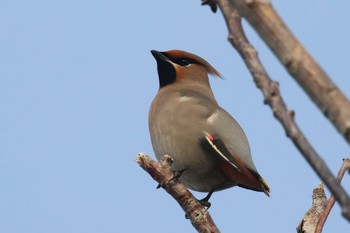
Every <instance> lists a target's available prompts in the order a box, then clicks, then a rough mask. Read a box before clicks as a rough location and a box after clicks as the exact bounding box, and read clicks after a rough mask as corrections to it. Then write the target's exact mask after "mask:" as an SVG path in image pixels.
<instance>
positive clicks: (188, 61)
mask: <svg viewBox="0 0 350 233" xmlns="http://www.w3.org/2000/svg"><path fill="white" fill-rule="evenodd" d="M161 54H163V55H164V56H165V57H166V58H168V59H169V60H170V61H172V62H174V63H176V64H178V65H180V66H185V67H186V66H189V65H191V64H200V63H199V62H197V61H196V60H194V59H192V58H189V57H180V58H173V57H170V56H169V54H167V53H165V52H162V53H161Z"/></svg>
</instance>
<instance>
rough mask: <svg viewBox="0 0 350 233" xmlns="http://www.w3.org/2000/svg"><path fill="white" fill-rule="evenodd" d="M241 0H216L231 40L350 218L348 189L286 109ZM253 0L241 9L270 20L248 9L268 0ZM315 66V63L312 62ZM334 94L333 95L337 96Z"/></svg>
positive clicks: (258, 85) (273, 109)
mask: <svg viewBox="0 0 350 233" xmlns="http://www.w3.org/2000/svg"><path fill="white" fill-rule="evenodd" d="M204 2H207V1H206V0H205V1H204ZM234 2H235V4H234ZM238 2H239V3H240V4H243V3H242V2H244V4H246V2H245V1H230V0H217V4H218V6H219V8H220V9H221V12H222V13H223V15H224V18H225V21H226V23H227V27H228V30H229V41H230V42H231V44H232V45H233V46H234V47H235V48H236V50H237V51H238V52H239V54H240V55H241V57H242V58H243V60H244V62H245V63H246V65H247V67H248V69H249V71H250V72H251V74H252V76H253V78H254V81H255V83H256V85H257V87H258V88H260V89H261V91H262V93H263V95H264V99H265V103H266V104H268V105H269V106H270V107H271V109H272V111H273V114H274V116H275V117H276V118H277V119H278V120H279V121H280V122H281V124H282V126H283V127H284V129H285V131H286V134H287V136H288V137H289V138H291V140H292V141H293V142H294V144H295V145H296V147H297V148H298V149H299V151H300V152H301V153H302V155H303V156H304V158H305V159H306V160H307V161H308V163H309V164H310V165H311V167H312V168H313V169H314V170H315V172H316V173H317V175H318V176H319V177H320V178H321V179H322V181H323V182H324V183H325V184H326V186H327V187H328V188H329V189H330V191H331V193H332V194H334V196H335V198H336V200H337V201H338V202H339V203H340V205H341V206H342V213H343V215H344V217H346V218H347V219H348V220H349V221H350V199H349V197H348V195H347V193H346V192H345V190H344V189H343V188H342V187H341V186H340V185H339V183H338V182H337V181H336V179H335V177H334V176H333V175H332V173H331V171H330V170H329V168H328V167H327V165H326V163H325V162H324V161H323V160H322V159H321V157H320V156H319V155H318V154H317V152H316V151H315V150H314V148H313V147H312V146H311V144H310V143H309V142H308V140H307V139H306V138H305V136H304V135H303V133H302V132H301V130H300V129H299V127H298V126H297V124H296V122H295V121H294V112H293V111H289V110H288V109H287V107H286V104H285V103H284V101H283V99H282V97H281V95H280V91H279V88H278V84H277V83H276V82H274V81H272V80H271V78H270V77H269V75H268V74H267V72H266V70H265V68H264V67H263V65H262V64H261V62H260V60H259V58H258V56H257V52H256V50H255V49H254V47H253V46H252V45H251V44H250V43H249V41H248V39H247V37H246V36H245V33H244V31H243V28H242V24H241V17H240V14H239V12H238V11H237V9H236V7H240V8H238V9H239V10H240V9H241V8H242V6H241V5H240V4H238ZM247 2H248V1H247ZM250 2H255V4H253V5H249V6H245V7H246V8H248V9H243V10H242V12H243V14H244V16H245V17H249V18H250V17H252V16H250V15H249V16H247V14H253V15H254V14H259V17H260V18H262V19H260V20H261V22H260V23H261V24H264V23H266V22H265V21H267V19H265V18H269V17H270V15H264V14H261V12H260V11H259V12H258V13H256V12H251V11H248V10H252V9H255V8H258V7H259V8H260V7H261V6H258V5H259V4H260V2H266V1H262V0H261V1H259V4H258V3H257V2H256V1H250ZM262 4H263V3H262ZM270 7H271V6H270V5H269V4H268V5H266V4H265V5H263V7H262V8H263V10H261V11H262V12H265V10H266V9H265V8H270ZM270 11H271V10H270ZM270 11H268V12H270ZM247 12H248V13H247ZM265 13H266V12H265ZM270 13H271V12H270ZM276 15H277V14H276ZM252 18H254V17H252ZM254 19H255V20H256V18H254ZM274 19H275V20H278V19H279V18H276V17H275V18H274ZM254 22H255V21H254ZM255 23H256V24H258V23H257V22H255ZM269 23H270V22H269ZM275 24H277V25H282V26H284V25H283V23H282V21H281V20H279V22H278V21H276V22H275ZM259 28H265V27H262V26H259ZM267 28H269V27H267ZM271 30H272V31H271ZM266 33H267V34H268V33H272V34H273V35H275V34H276V32H275V31H273V29H271V28H270V30H268V31H267V32H266ZM270 39H271V38H270ZM271 40H272V39H271ZM277 42H279V41H276V38H274V40H273V42H269V43H272V44H273V43H277ZM296 42H297V41H296ZM279 43H281V42H279ZM294 46H296V44H294ZM282 47H283V46H282ZM293 48H295V47H293ZM297 48H298V49H301V48H302V47H301V46H298V47H297ZM285 52H286V53H288V52H290V51H289V50H286V51H285ZM303 54H304V55H305V54H306V53H303ZM304 55H303V56H304ZM305 56H306V55H305ZM305 56H304V57H305ZM305 59H306V60H305V62H299V63H298V64H299V65H298V67H302V65H301V64H304V63H306V64H309V63H310V62H311V60H310V59H311V57H308V56H306V57H305ZM292 60H293V59H292ZM312 61H313V60H312ZM293 62H294V60H293ZM312 67H314V66H312ZM313 69H314V68H313ZM320 70H321V69H320ZM317 71H318V70H317ZM321 71H322V70H321ZM303 72H304V71H303ZM303 72H302V74H304V75H306V74H307V75H306V76H304V79H309V78H310V77H309V76H310V74H314V72H316V70H312V72H311V70H309V73H307V72H306V71H305V72H306V73H303ZM298 74H299V73H298ZM317 74H318V73H317ZM305 77H307V78H305ZM312 77H313V76H312ZM333 93H335V92H333ZM328 94H329V93H328ZM332 98H334V96H333V97H332ZM333 101H338V100H336V99H333ZM327 111H328V110H327ZM340 115H341V114H340ZM348 119H350V118H348Z"/></svg>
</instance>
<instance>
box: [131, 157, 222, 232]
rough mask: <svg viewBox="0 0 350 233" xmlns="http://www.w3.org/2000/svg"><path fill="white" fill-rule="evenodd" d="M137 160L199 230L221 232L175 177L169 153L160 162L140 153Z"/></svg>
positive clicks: (207, 213)
mask: <svg viewBox="0 0 350 233" xmlns="http://www.w3.org/2000/svg"><path fill="white" fill-rule="evenodd" d="M135 160H136V162H137V163H138V164H139V165H140V166H141V167H142V168H143V169H144V170H145V171H146V172H147V173H148V174H150V176H151V177H152V178H153V179H154V180H155V181H157V182H158V183H159V186H160V187H162V188H163V189H164V190H165V191H167V192H168V193H169V194H170V195H171V196H172V197H173V198H174V199H175V200H176V201H177V202H178V203H179V204H180V206H181V208H182V209H183V210H184V211H185V213H186V218H189V219H190V220H191V223H192V225H193V227H194V228H195V229H196V230H197V231H198V232H202V233H217V232H220V231H219V229H218V228H217V227H216V225H215V223H214V221H213V219H212V218H211V216H210V214H209V212H208V211H207V210H206V209H205V208H204V206H203V205H202V204H201V203H199V201H198V200H197V199H196V198H195V197H194V196H193V195H192V194H191V193H190V192H189V191H188V190H187V188H186V187H185V186H184V185H183V184H182V183H181V182H179V181H178V180H177V179H174V172H173V170H172V169H171V167H170V165H171V163H172V159H171V157H170V156H169V155H165V156H164V157H163V158H162V159H161V160H160V161H159V162H155V161H154V160H152V159H151V158H150V157H149V156H147V155H145V154H143V153H140V154H139V155H138V156H137V157H136V159H135Z"/></svg>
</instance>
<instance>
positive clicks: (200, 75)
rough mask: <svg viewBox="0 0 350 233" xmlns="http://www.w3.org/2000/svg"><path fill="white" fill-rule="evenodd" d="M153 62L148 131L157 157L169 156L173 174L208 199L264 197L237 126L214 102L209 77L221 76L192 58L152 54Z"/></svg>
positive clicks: (182, 53) (177, 53) (179, 54)
mask: <svg viewBox="0 0 350 233" xmlns="http://www.w3.org/2000/svg"><path fill="white" fill-rule="evenodd" d="M151 53H152V55H153V56H154V58H155V59H156V61H157V66H158V75H159V86H160V87H159V91H158V93H157V95H156V97H155V98H154V100H153V102H152V105H151V108H150V111H149V130H150V135H151V141H152V146H153V149H154V152H155V154H156V157H157V158H158V159H160V158H162V157H163V156H164V155H166V154H168V155H170V156H171V157H172V158H173V160H174V161H173V163H172V169H173V170H174V171H181V172H182V173H181V175H180V177H179V180H180V181H181V182H182V183H183V184H185V185H186V186H187V187H188V188H190V189H192V190H195V191H200V192H208V195H207V197H206V198H204V199H203V203H208V205H209V204H210V203H209V202H208V200H209V198H210V196H211V194H212V193H213V192H215V191H219V190H223V189H226V188H230V187H233V186H236V185H237V186H240V187H243V188H246V189H251V190H255V191H259V192H264V193H265V194H266V195H267V196H269V192H270V188H269V186H268V185H267V183H266V182H265V181H264V179H263V178H262V177H261V176H260V175H259V173H258V171H257V169H256V167H255V165H254V163H253V161H252V157H251V155H250V149H249V144H248V140H247V138H246V136H245V134H244V132H243V130H242V129H241V127H240V126H239V124H238V123H237V122H236V121H235V120H234V119H233V118H232V117H231V115H230V114H228V113H227V112H226V111H225V110H224V109H222V108H221V107H220V106H219V105H218V103H217V102H216V100H215V98H214V95H213V92H212V90H211V88H210V84H209V79H208V74H211V75H214V76H218V77H221V75H220V74H219V72H217V71H216V70H215V69H214V68H213V67H212V66H211V65H210V64H209V63H208V62H207V61H205V60H204V59H202V58H201V57H199V56H196V55H194V54H191V53H188V52H185V51H181V50H170V51H166V52H158V51H155V50H152V51H151Z"/></svg>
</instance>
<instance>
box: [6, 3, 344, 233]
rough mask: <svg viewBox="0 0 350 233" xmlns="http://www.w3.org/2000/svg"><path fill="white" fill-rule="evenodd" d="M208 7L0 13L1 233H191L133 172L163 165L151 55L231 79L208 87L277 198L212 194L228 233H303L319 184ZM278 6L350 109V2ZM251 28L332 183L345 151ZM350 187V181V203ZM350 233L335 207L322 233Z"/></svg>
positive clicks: (72, 6) (59, 7)
mask: <svg viewBox="0 0 350 233" xmlns="http://www.w3.org/2000/svg"><path fill="white" fill-rule="evenodd" d="M200 3H201V2H200V1H199V0H192V1H188V0H179V1H161V0H158V1H139V2H137V3H136V2H135V1H112V0H101V1H91V0H84V1H83V0H75V1H68V0H60V1H44V0H41V1H40V0H32V1H23V0H11V1H4V0H2V1H0V28H1V38H0V185H1V188H0V232H3V233H23V232H26V233H76V232H84V233H90V232H91V233H92V232H105V233H112V232H170V233H172V232H194V229H193V227H192V225H191V224H190V222H189V221H188V220H186V219H185V217H184V213H183V211H182V210H181V209H180V207H179V206H178V204H177V203H176V202H175V201H174V200H173V199H172V198H171V197H170V196H169V195H168V194H166V192H165V191H164V190H162V189H156V186H157V184H156V182H155V181H153V180H152V179H151V178H150V176H149V175H148V174H147V173H145V172H144V171H143V170H142V169H141V168H140V167H139V166H138V165H137V163H136V162H135V161H134V159H135V157H136V155H137V154H138V152H144V153H146V154H149V155H151V156H152V157H154V154H153V150H152V147H151V143H150V138H149V133H148V120H147V117H148V109H149V106H150V104H151V101H152V99H153V98H154V96H155V94H156V92H157V90H158V74H157V69H156V62H155V60H154V58H153V57H152V56H151V54H150V50H151V49H156V50H160V51H164V50H170V49H182V50H186V51H189V52H192V53H195V54H198V55H199V56H201V57H203V58H204V59H206V60H207V61H208V62H210V63H211V64H212V65H213V66H214V67H215V68H216V69H217V70H218V71H219V72H221V73H222V74H223V76H224V77H225V79H224V80H220V79H215V78H211V84H212V88H213V91H214V94H215V95H216V98H217V100H218V102H219V103H220V105H221V106H222V107H224V108H225V109H226V110H227V111H228V112H230V113H231V114H232V115H233V116H234V117H235V118H236V120H237V121H238V122H239V123H240V125H241V126H242V128H243V129H244V130H245V132H246V134H247V137H248V139H249V141H250V146H251V151H252V155H253V159H254V162H255V164H256V166H257V168H258V170H259V172H260V173H261V175H262V176H263V177H264V178H265V180H266V181H267V182H268V183H269V185H270V187H271V197H270V198H267V197H266V196H265V195H264V194H263V193H257V192H252V191H248V190H244V189H241V188H232V189H228V190H225V191H221V192H218V193H215V194H214V195H213V197H212V198H211V203H212V207H211V208H210V210H209V211H210V213H211V214H212V217H213V219H214V221H215V222H216V224H217V226H218V227H219V229H220V230H221V231H222V232H247V233H253V232H295V227H296V226H297V224H298V222H299V221H300V220H301V218H302V217H303V215H304V214H305V212H306V211H307V210H308V209H309V208H310V207H311V194H312V190H313V188H315V187H316V186H317V185H318V184H319V182H320V179H319V178H318V177H317V176H316V175H315V173H314V172H313V171H312V170H311V168H310V167H309V166H308V164H307V163H306V161H305V160H304V159H303V158H302V156H301V155H300V153H299V152H298V151H297V150H296V148H295V146H294V145H293V144H292V143H291V141H290V140H289V139H288V138H286V136H285V133H284V130H283V129H282V127H281V126H280V123H278V122H277V121H276V120H275V119H274V118H273V117H272V112H271V110H270V108H269V107H267V106H265V105H263V97H262V94H261V92H260V91H259V90H258V89H257V88H256V87H255V84H254V83H253V81H252V78H251V76H250V74H249V72H248V71H247V69H246V67H245V65H244V64H243V62H242V60H241V59H240V57H239V56H238V54H237V52H236V51H235V50H234V49H233V48H232V46H231V45H230V44H229V43H228V41H227V35H228V32H227V29H226V25H225V22H224V20H223V17H222V15H221V13H220V12H217V13H216V14H213V13H212V12H211V11H210V9H209V7H201V6H200ZM273 3H274V7H275V8H276V10H277V11H278V12H279V14H280V15H281V17H282V18H283V19H284V21H285V22H286V23H287V25H288V26H289V28H290V29H291V30H292V31H293V32H294V33H295V35H296V36H297V37H298V38H299V40H300V41H301V42H302V43H303V45H304V46H305V47H306V48H307V49H308V51H309V52H310V53H311V54H312V56H313V57H314V58H315V59H316V60H317V61H318V62H319V63H320V64H321V66H322V67H323V68H324V69H325V70H326V72H327V73H328V74H329V75H330V77H331V78H332V80H333V81H334V82H335V83H336V84H337V85H338V87H340V89H341V90H342V91H343V92H344V93H345V94H346V95H347V97H348V98H349V97H350V78H349V65H350V60H349V54H350V45H349V41H350V30H349V22H350V14H348V9H349V7H350V2H349V1H345V0H343V1H340V2H338V3H337V4H334V3H333V2H331V1H318V0H309V1H302V0H295V1H273ZM244 28H245V30H246V33H247V35H248V37H249V40H250V41H251V43H252V44H253V45H254V46H255V47H256V48H257V50H258V51H259V56H260V58H261V60H262V61H263V64H264V65H265V67H266V69H267V70H268V72H269V74H270V76H271V77H272V78H273V79H274V80H276V81H278V82H279V83H280V89H281V93H282V95H283V97H284V100H285V102H286V103H287V105H288V107H289V109H293V110H295V111H296V120H297V123H298V124H299V125H300V127H301V129H302V130H303V131H304V132H305V134H306V136H307V137H308V139H309V140H310V142H311V143H312V144H313V146H314V147H315V149H316V150H317V151H318V152H319V153H320V155H321V156H322V157H323V158H324V160H325V161H326V162H327V164H328V165H329V167H330V169H331V170H332V172H333V173H335V174H336V173H337V172H338V169H339V167H340V165H341V163H342V158H343V157H346V156H347V157H349V146H348V144H347V143H346V142H345V140H344V139H343V138H342V137H341V136H340V135H339V134H338V133H337V131H336V130H335V128H334V127H333V126H332V125H331V124H330V123H329V121H328V120H327V119H325V117H324V116H323V114H322V113H321V112H320V111H319V110H318V109H317V108H316V107H315V105H314V104H313V103H312V102H311V101H310V99H309V98H308V96H307V95H305V93H304V92H303V91H302V90H301V89H300V88H299V86H298V85H297V84H296V82H295V81H294V80H293V79H292V78H290V77H289V75H288V73H287V72H286V71H285V70H284V68H283V67H281V65H280V63H279V62H278V60H277V59H276V58H275V57H274V56H273V54H271V52H270V51H269V49H268V48H267V47H266V46H265V45H264V43H263V42H262V41H261V40H260V38H259V37H258V36H257V34H256V33H255V32H254V31H253V30H252V29H251V27H250V26H249V25H248V24H247V23H246V22H244ZM349 182H350V179H349V177H348V176H347V177H345V178H344V185H345V186H347V191H348V192H350V188H349V186H350V184H349ZM194 195H195V196H196V197H198V198H202V197H204V196H205V195H206V194H205V193H197V192H194ZM327 195H329V192H328V190H327ZM349 229H350V225H349V223H348V222H347V221H346V220H345V219H344V218H342V217H341V215H340V208H339V206H338V205H337V204H336V206H335V208H334V209H333V211H332V213H331V215H330V217H329V219H328V221H327V223H326V225H325V230H324V232H349Z"/></svg>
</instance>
